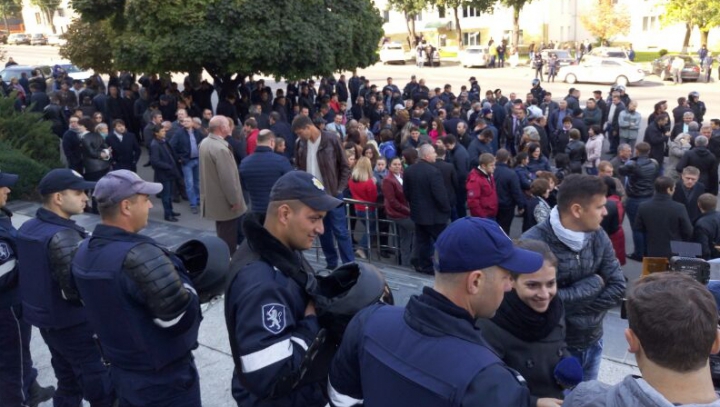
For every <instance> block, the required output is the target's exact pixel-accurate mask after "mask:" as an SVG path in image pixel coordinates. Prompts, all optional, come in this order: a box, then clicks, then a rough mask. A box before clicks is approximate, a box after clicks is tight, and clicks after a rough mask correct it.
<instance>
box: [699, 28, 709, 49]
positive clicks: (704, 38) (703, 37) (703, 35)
mask: <svg viewBox="0 0 720 407" xmlns="http://www.w3.org/2000/svg"><path fill="white" fill-rule="evenodd" d="M708 34H710V27H707V28H705V27H703V28H701V29H700V45H705V46H707V43H708Z"/></svg>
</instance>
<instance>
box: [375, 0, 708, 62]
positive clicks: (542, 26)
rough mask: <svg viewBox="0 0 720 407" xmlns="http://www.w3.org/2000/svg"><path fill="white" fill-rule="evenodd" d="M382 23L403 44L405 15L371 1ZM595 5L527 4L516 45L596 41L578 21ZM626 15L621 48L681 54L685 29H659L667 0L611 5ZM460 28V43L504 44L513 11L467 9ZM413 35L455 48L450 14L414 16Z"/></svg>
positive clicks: (590, 0) (382, 1)
mask: <svg viewBox="0 0 720 407" xmlns="http://www.w3.org/2000/svg"><path fill="white" fill-rule="evenodd" d="M374 2H375V5H376V7H377V8H378V10H380V13H381V14H382V16H383V18H384V24H383V29H384V30H385V34H386V36H388V37H390V38H391V39H392V40H394V41H398V42H402V43H406V42H407V41H406V38H407V23H406V21H405V16H404V15H403V14H402V13H400V12H398V11H395V10H389V9H388V3H387V0H374ZM596 2H597V0H536V1H533V2H531V3H530V4H527V5H526V6H525V7H524V8H523V9H522V11H521V12H520V30H521V33H520V44H521V45H523V44H524V45H528V44H530V43H532V42H535V43H536V44H540V43H541V42H544V43H549V42H553V43H555V44H558V43H565V42H575V41H580V42H582V41H584V40H586V39H589V40H591V41H594V40H595V39H594V38H593V36H592V34H590V33H589V32H588V31H587V30H586V29H585V27H584V26H583V23H582V20H581V17H582V16H583V15H587V14H591V13H592V11H593V8H594V4H595V3H596ZM615 2H616V3H618V5H619V6H620V7H625V8H626V9H627V11H628V12H629V14H630V18H631V26H630V30H629V32H628V34H627V35H621V36H618V37H617V38H615V39H614V41H616V42H620V43H632V44H633V46H634V48H635V49H637V50H654V49H658V50H659V49H660V48H666V49H668V50H673V51H679V50H680V49H681V47H682V41H683V38H684V35H685V25H684V24H682V23H680V24H675V25H672V26H668V27H663V26H661V24H660V16H661V15H662V14H663V12H664V6H663V4H664V3H666V2H667V0H615ZM460 27H461V28H462V31H463V44H465V45H476V44H487V43H488V41H489V40H490V39H491V38H492V39H494V40H495V42H499V41H500V40H501V39H506V40H507V41H508V43H511V42H512V30H513V11H512V9H509V8H507V7H504V6H502V5H500V4H499V3H498V4H497V5H496V7H495V9H494V11H493V13H492V14H481V13H478V12H477V10H475V9H474V8H471V7H464V8H463V9H462V11H461V12H460ZM415 31H416V34H417V35H422V36H423V37H424V38H425V39H426V40H427V41H429V42H430V43H432V44H434V45H436V46H438V47H441V48H444V49H447V50H453V49H457V45H458V44H457V40H456V37H457V35H456V32H455V17H454V13H453V11H452V10H442V9H438V8H437V7H428V8H427V9H425V10H423V12H422V13H420V14H419V15H417V16H416V17H415ZM707 45H708V47H709V48H710V49H715V48H718V47H720V35H719V34H718V29H713V30H712V31H711V32H710V36H709V38H708V44H707ZM699 46H700V33H699V30H698V29H695V30H694V32H693V35H692V36H691V39H690V48H691V49H694V48H695V47H697V48H699Z"/></svg>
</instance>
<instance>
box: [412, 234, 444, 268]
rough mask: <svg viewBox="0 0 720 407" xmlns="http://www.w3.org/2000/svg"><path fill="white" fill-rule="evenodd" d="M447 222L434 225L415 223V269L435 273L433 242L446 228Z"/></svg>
mask: <svg viewBox="0 0 720 407" xmlns="http://www.w3.org/2000/svg"><path fill="white" fill-rule="evenodd" d="M446 226H447V224H445V223H439V224H434V225H420V224H417V223H416V224H415V252H414V255H413V257H414V259H415V261H414V262H413V263H414V264H413V265H414V266H415V270H416V271H418V272H420V273H423V274H434V273H435V269H434V268H433V261H432V258H433V255H434V250H433V243H434V242H435V241H436V240H437V238H438V236H440V233H442V231H443V230H445V227H446Z"/></svg>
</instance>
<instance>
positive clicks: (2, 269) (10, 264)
mask: <svg viewBox="0 0 720 407" xmlns="http://www.w3.org/2000/svg"><path fill="white" fill-rule="evenodd" d="M16 264H17V260H15V259H12V260H8V261H6V262H5V263H3V264H2V265H0V277H2V276H4V275H5V274H7V273H9V272H11V271H13V269H15V265H16Z"/></svg>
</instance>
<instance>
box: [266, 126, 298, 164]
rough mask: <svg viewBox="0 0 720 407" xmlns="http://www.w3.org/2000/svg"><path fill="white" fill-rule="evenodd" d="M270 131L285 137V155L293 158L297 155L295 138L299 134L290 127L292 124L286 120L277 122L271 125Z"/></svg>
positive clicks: (290, 158)
mask: <svg viewBox="0 0 720 407" xmlns="http://www.w3.org/2000/svg"><path fill="white" fill-rule="evenodd" d="M270 131H272V132H273V134H275V135H276V136H278V137H282V138H284V139H285V157H287V158H288V160H292V158H293V157H294V156H295V140H297V136H296V135H295V133H293V132H292V129H290V125H289V124H287V123H285V122H275V124H273V125H272V126H270Z"/></svg>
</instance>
